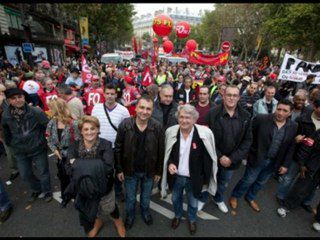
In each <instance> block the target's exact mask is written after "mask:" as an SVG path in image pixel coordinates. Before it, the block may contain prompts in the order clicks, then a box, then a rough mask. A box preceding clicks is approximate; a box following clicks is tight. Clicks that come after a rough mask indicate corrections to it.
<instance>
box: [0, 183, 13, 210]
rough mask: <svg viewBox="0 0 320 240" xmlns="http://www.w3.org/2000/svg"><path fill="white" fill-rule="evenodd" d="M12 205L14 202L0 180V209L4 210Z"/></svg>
mask: <svg viewBox="0 0 320 240" xmlns="http://www.w3.org/2000/svg"><path fill="white" fill-rule="evenodd" d="M10 207H12V203H11V201H10V199H9V196H8V194H7V192H6V190H5V188H4V185H3V183H2V181H1V180H0V211H1V212H4V211H6V210H8V209H9V208H10Z"/></svg>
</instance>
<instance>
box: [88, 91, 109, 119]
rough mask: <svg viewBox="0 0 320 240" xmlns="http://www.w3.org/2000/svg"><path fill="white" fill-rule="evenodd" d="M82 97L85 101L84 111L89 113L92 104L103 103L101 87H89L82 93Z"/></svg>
mask: <svg viewBox="0 0 320 240" xmlns="http://www.w3.org/2000/svg"><path fill="white" fill-rule="evenodd" d="M83 99H84V101H85V102H86V108H85V113H86V114H87V115H91V112H92V109H93V107H94V105H96V104H97V103H104V102H105V99H104V94H103V90H102V89H101V88H97V89H91V90H90V91H88V92H86V93H85V94H84V95H83Z"/></svg>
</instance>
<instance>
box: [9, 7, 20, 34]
mask: <svg viewBox="0 0 320 240" xmlns="http://www.w3.org/2000/svg"><path fill="white" fill-rule="evenodd" d="M5 12H6V17H7V21H8V26H9V27H11V28H15V29H20V30H23V27H22V26H21V17H20V14H18V13H15V12H12V11H9V10H7V9H5Z"/></svg>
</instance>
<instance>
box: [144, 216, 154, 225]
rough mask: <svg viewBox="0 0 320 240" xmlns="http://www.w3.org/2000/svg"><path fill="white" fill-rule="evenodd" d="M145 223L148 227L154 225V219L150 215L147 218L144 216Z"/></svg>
mask: <svg viewBox="0 0 320 240" xmlns="http://www.w3.org/2000/svg"><path fill="white" fill-rule="evenodd" d="M142 218H143V221H144V222H145V223H146V224H147V225H152V224H153V219H152V216H151V215H150V214H149V215H147V216H143V217H142Z"/></svg>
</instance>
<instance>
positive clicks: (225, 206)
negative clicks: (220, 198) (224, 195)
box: [216, 202, 229, 213]
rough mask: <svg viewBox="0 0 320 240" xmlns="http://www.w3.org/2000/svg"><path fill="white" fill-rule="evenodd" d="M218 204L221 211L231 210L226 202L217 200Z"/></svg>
mask: <svg viewBox="0 0 320 240" xmlns="http://www.w3.org/2000/svg"><path fill="white" fill-rule="evenodd" d="M216 204H217V206H218V208H219V209H220V211H221V212H223V213H227V212H228V211H229V210H228V207H227V205H226V204H225V203H224V202H219V203H217V202H216Z"/></svg>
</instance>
